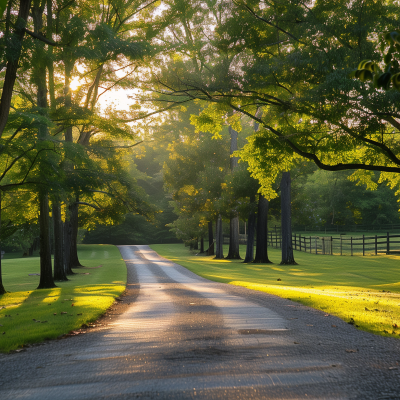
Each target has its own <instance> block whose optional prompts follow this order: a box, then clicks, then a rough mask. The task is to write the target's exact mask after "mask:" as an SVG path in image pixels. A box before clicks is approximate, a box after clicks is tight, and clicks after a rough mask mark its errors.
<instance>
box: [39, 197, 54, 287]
mask: <svg viewBox="0 0 400 400" xmlns="http://www.w3.org/2000/svg"><path fill="white" fill-rule="evenodd" d="M39 209H40V212H39V225H40V281H39V286H38V287H37V288H38V289H49V288H54V287H56V285H55V284H54V280H53V271H52V266H51V252H50V222H49V198H48V195H47V193H46V192H45V191H43V190H41V191H40V192H39Z"/></svg>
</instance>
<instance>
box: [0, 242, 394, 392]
mask: <svg viewBox="0 0 400 400" xmlns="http://www.w3.org/2000/svg"><path fill="white" fill-rule="evenodd" d="M119 249H120V251H121V254H122V257H123V258H124V260H125V262H126V264H127V268H128V287H129V286H130V287H131V288H135V287H136V286H137V285H139V287H140V289H139V290H138V294H137V296H136V298H135V300H134V301H132V303H131V304H130V306H129V307H128V308H127V310H126V311H125V312H124V313H123V314H122V315H120V316H119V318H118V319H116V320H113V321H112V322H111V323H110V324H108V325H107V326H106V327H105V328H104V329H100V330H97V331H95V332H90V333H87V334H86V335H79V336H76V337H71V338H68V339H66V340H60V341H52V342H49V343H48V344H46V345H44V346H39V347H32V348H29V349H28V351H26V352H22V353H18V354H9V355H1V356H0V399H2V400H5V399H13V400H14V399H32V400H33V399H35V400H36V399H38V400H39V399H40V400H44V399H52V400H53V399H57V400H70V399H136V398H137V399H139V398H140V399H192V398H193V399H371V400H372V399H373V400H379V399H382V400H383V399H400V340H396V339H391V338H383V337H377V336H374V335H371V334H368V333H366V332H361V331H358V330H357V329H355V328H354V327H353V326H351V325H348V324H346V323H345V322H343V321H341V320H339V319H337V318H335V317H332V316H329V315H326V314H324V313H322V312H320V311H316V310H313V309H310V308H308V307H305V306H302V305H300V304H297V303H293V302H291V301H289V300H285V299H280V298H277V297H274V296H271V295H268V294H265V293H260V292H254V291H250V290H247V289H244V288H240V287H234V286H230V285H225V284H221V283H215V282H210V281H208V280H205V279H202V278H200V277H198V276H196V275H194V274H193V273H191V272H190V271H188V270H186V269H185V268H183V267H181V266H179V265H176V264H174V263H172V262H170V261H167V260H165V259H163V258H161V257H159V256H158V255H157V254H156V253H155V252H154V251H152V250H151V249H150V248H149V247H148V246H120V247H119ZM126 300H128V299H124V300H123V301H126Z"/></svg>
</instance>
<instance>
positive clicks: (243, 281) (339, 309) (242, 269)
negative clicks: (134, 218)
mask: <svg viewBox="0 0 400 400" xmlns="http://www.w3.org/2000/svg"><path fill="white" fill-rule="evenodd" d="M151 247H152V249H154V250H155V251H157V252H158V253H159V254H160V255H161V256H163V257H165V258H168V259H170V260H172V261H174V262H176V263H177V264H180V265H183V266H184V267H186V268H188V269H189V270H191V271H193V272H194V273H196V274H198V275H200V276H203V277H204V278H207V279H210V280H213V281H217V282H224V283H229V284H232V285H238V286H244V287H247V288H249V289H253V290H260V291H263V292H267V293H271V294H274V295H278V296H281V297H284V298H288V299H291V300H293V301H297V302H300V303H302V304H305V305H307V306H310V307H314V308H316V309H319V310H323V311H325V312H326V313H329V314H332V315H336V316H338V317H339V318H341V319H343V320H344V321H347V322H349V323H351V324H354V325H355V326H357V327H359V328H360V329H363V330H366V331H369V332H372V333H375V334H379V335H384V336H394V337H397V338H399V336H400V268H399V264H400V256H394V255H393V256H386V255H385V256H383V255H380V256H369V257H357V256H353V257H351V256H342V257H341V256H328V255H325V256H323V255H315V254H306V253H301V252H295V259H296V261H297V263H298V265H279V262H280V250H276V249H270V250H269V255H270V260H271V261H272V262H273V263H274V264H243V263H242V262H241V261H236V260H235V261H233V260H214V259H213V258H212V257H203V256H196V255H195V254H194V253H191V252H190V251H189V250H188V249H187V248H185V247H184V246H183V245H153V246H151ZM227 250H228V249H227V248H225V249H224V251H225V252H224V254H227ZM241 254H242V256H244V254H245V247H244V246H241Z"/></svg>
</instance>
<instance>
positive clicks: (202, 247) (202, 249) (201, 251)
mask: <svg viewBox="0 0 400 400" xmlns="http://www.w3.org/2000/svg"><path fill="white" fill-rule="evenodd" d="M203 253H204V238H203V236H202V237H201V238H200V254H203Z"/></svg>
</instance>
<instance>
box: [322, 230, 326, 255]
mask: <svg viewBox="0 0 400 400" xmlns="http://www.w3.org/2000/svg"><path fill="white" fill-rule="evenodd" d="M325 233H326V228H325ZM322 254H323V255H325V238H324V237H323V236H322Z"/></svg>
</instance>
